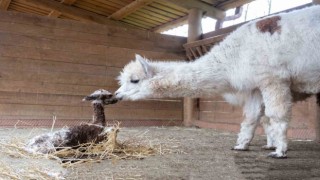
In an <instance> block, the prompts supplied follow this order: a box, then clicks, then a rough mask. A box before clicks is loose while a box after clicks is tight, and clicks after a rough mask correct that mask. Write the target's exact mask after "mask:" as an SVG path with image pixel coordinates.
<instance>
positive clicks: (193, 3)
mask: <svg viewBox="0 0 320 180" xmlns="http://www.w3.org/2000/svg"><path fill="white" fill-rule="evenodd" d="M166 1H167V2H168V3H173V4H176V5H177V6H180V7H183V8H185V9H188V10H190V9H194V8H196V9H201V10H203V11H204V12H205V16H208V17H211V18H214V19H223V18H224V17H225V16H226V14H225V12H224V11H223V10H220V9H218V8H215V7H213V6H210V5H209V4H207V3H205V2H202V1H198V0H166Z"/></svg>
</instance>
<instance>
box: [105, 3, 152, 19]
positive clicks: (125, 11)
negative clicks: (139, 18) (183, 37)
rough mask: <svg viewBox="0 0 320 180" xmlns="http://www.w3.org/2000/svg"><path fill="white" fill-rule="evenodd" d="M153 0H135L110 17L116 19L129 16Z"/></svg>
mask: <svg viewBox="0 0 320 180" xmlns="http://www.w3.org/2000/svg"><path fill="white" fill-rule="evenodd" d="M152 2H153V0H135V1H133V2H132V3H130V4H128V5H127V6H125V7H123V8H121V9H120V10H118V11H116V12H115V13H113V14H111V15H110V16H109V18H111V19H114V20H121V19H123V18H125V17H126V16H128V15H129V14H131V13H133V12H135V11H137V10H138V9H141V8H143V7H145V6H147V5H148V4H150V3H152Z"/></svg>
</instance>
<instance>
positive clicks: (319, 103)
mask: <svg viewBox="0 0 320 180" xmlns="http://www.w3.org/2000/svg"><path fill="white" fill-rule="evenodd" d="M317 104H318V106H320V93H318V94H317Z"/></svg>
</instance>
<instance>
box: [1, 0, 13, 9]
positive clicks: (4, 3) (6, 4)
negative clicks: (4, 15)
mask: <svg viewBox="0 0 320 180" xmlns="http://www.w3.org/2000/svg"><path fill="white" fill-rule="evenodd" d="M10 3H11V0H1V1H0V10H7V9H8V7H9V5H10Z"/></svg>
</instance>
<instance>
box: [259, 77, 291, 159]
mask: <svg viewBox="0 0 320 180" xmlns="http://www.w3.org/2000/svg"><path fill="white" fill-rule="evenodd" d="M261 92H262V96H263V100H264V103H265V114H266V116H267V117H269V118H270V125H271V131H270V132H269V134H270V135H271V138H272V139H274V145H275V147H276V151H275V152H272V153H270V154H269V156H270V157H273V158H286V157H287V155H286V153H287V148H288V142H287V129H288V122H289V120H290V115H291V101H292V97H291V93H290V89H289V86H288V85H287V84H284V83H283V84H282V83H273V84H272V85H270V84H269V85H268V86H265V87H264V88H262V89H261Z"/></svg>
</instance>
